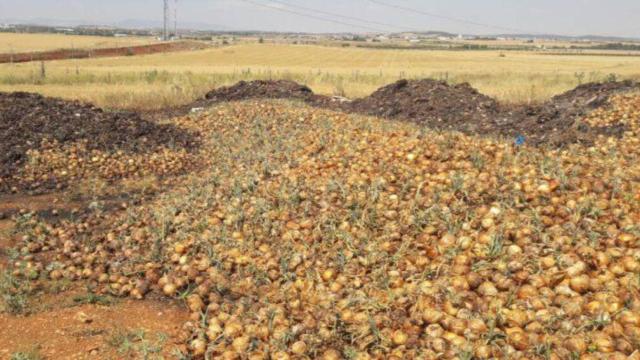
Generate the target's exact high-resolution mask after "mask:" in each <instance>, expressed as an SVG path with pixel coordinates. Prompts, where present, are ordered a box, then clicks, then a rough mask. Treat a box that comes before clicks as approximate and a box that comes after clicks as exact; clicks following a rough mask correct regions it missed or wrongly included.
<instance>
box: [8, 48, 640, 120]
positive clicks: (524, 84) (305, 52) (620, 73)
mask: <svg viewBox="0 0 640 360" xmlns="http://www.w3.org/2000/svg"><path fill="white" fill-rule="evenodd" d="M423 77H432V78H437V79H442V80H447V81H449V82H452V83H458V82H465V81H466V82H469V83H471V84H472V85H473V86H474V87H476V88H478V89H479V90H480V91H482V92H484V93H486V94H489V95H491V96H495V97H497V98H499V99H500V100H503V101H507V102H531V101H541V100H544V99H546V98H549V97H550V96H553V95H555V94H558V93H560V92H563V91H566V90H568V89H570V88H573V87H575V86H576V85H578V84H580V83H582V82H588V81H602V80H605V79H626V78H631V79H640V57H636V56H600V55H589V56H585V55H544V54H542V53H537V52H515V51H514V52H499V51H424V50H386V49H363V48H355V47H348V48H340V47H328V46H312V45H275V44H242V45H235V46H227V47H218V48H211V49H207V50H200V51H192V52H182V53H169V54H156V55H150V56H139V57H120V58H100V59H85V60H65V61H54V62H49V63H46V65H45V71H44V76H43V72H42V67H41V64H40V63H27V64H5V65H1V66H0V91H14V90H21V91H35V92H40V93H43V94H46V95H50V96H58V97H64V98H78V99H82V100H87V101H92V102H95V103H97V104H98V105H101V106H106V107H119V108H137V109H152V108H158V107H162V106H168V105H176V104H182V103H186V102H189V101H191V100H192V99H194V98H196V97H198V96H201V95H202V94H204V93H205V92H206V91H208V90H210V89H211V88H213V87H216V86H221V85H227V84H231V83H235V82H237V81H239V80H252V79H276V78H283V79H291V80H295V81H298V82H301V83H304V84H307V85H309V86H310V87H312V88H313V89H314V90H315V91H316V92H319V93H323V94H338V95H345V96H348V97H359V96H365V95H368V94H369V93H371V92H372V91H374V90H375V89H376V88H378V87H380V86H382V85H385V84H387V83H390V82H393V81H395V80H397V79H399V78H423Z"/></svg>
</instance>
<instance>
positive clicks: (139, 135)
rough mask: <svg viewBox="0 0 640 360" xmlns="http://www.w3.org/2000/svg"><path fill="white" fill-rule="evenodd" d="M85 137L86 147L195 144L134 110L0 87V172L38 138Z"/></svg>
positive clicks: (68, 139)
mask: <svg viewBox="0 0 640 360" xmlns="http://www.w3.org/2000/svg"><path fill="white" fill-rule="evenodd" d="M44 139H48V140H55V141H58V142H59V143H66V142H73V141H77V140H80V139H88V140H89V142H88V146H89V149H96V150H122V151H126V152H146V151H150V150H153V149H155V148H158V147H160V146H178V147H186V148H193V147H194V146H195V145H197V139H196V138H195V137H194V135H193V134H191V133H189V132H187V131H184V130H181V129H179V128H176V127H175V126H173V125H158V124H155V123H153V122H151V121H146V120H143V119H141V118H140V116H139V115H138V114H136V113H132V112H106V111H103V110H101V109H99V108H96V107H94V106H92V105H89V104H83V103H80V102H75V101H65V100H60V99H53V98H46V97H43V96H41V95H37V94H30V93H20V92H18V93H1V92H0V177H4V176H6V175H8V174H10V173H11V172H12V171H13V170H14V169H16V168H17V167H19V166H20V165H21V164H22V163H23V161H24V160H25V157H26V152H27V150H29V149H36V148H38V147H39V146H40V144H41V142H42V140H44Z"/></svg>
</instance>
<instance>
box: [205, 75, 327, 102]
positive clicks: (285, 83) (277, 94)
mask: <svg viewBox="0 0 640 360" xmlns="http://www.w3.org/2000/svg"><path fill="white" fill-rule="evenodd" d="M312 97H315V95H314V94H313V91H312V90H311V89H310V88H308V87H307V86H304V85H300V84H298V83H296V82H294V81H289V80H255V81H249V82H247V81H240V82H239V83H237V84H235V85H233V86H227V87H221V88H219V89H215V90H213V91H211V92H209V93H208V94H207V95H205V98H206V99H207V100H210V101H212V102H222V101H238V100H247V99H301V100H307V99H310V98H312Z"/></svg>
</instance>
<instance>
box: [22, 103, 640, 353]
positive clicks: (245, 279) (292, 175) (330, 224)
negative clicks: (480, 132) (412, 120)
mask: <svg viewBox="0 0 640 360" xmlns="http://www.w3.org/2000/svg"><path fill="white" fill-rule="evenodd" d="M598 119H602V122H600V124H603V126H604V125H605V124H611V123H613V122H614V121H615V120H620V121H622V120H621V119H623V120H624V122H625V123H626V124H627V125H628V128H629V131H628V132H627V133H626V134H625V136H624V137H623V138H621V139H614V138H606V137H602V138H600V139H599V140H598V141H597V142H596V144H595V145H594V146H593V147H590V148H584V147H581V146H579V145H573V146H571V147H569V148H565V149H562V150H545V149H537V148H527V147H523V148H514V147H513V146H512V145H511V144H510V143H508V142H502V141H498V140H491V139H483V138H474V137H469V136H464V135H461V134H457V133H433V132H429V131H425V130H424V129H421V128H419V127H418V126H416V125H412V124H404V123H393V122H388V121H382V120H379V119H374V118H366V117H358V116H352V115H345V114H339V113H334V112H330V111H325V110H318V109H311V108H307V107H303V106H301V105H297V104H287V103H283V102H248V103H247V102H245V103H231V104H226V105H221V106H218V107H215V108H213V109H210V110H209V111H207V112H204V113H202V114H198V115H196V116H193V117H185V118H181V119H177V120H176V122H177V123H178V124H180V125H182V126H188V127H191V128H196V129H199V131H200V132H201V133H202V134H205V136H203V138H206V139H208V144H206V146H203V149H202V150H201V151H202V153H201V154H200V155H199V156H200V159H201V160H200V161H201V162H202V163H203V166H204V170H202V171H199V172H198V173H195V174H193V175H192V176H191V177H190V178H189V179H186V180H180V181H183V182H179V183H176V186H175V188H174V189H172V190H170V191H168V192H167V193H165V194H164V195H163V196H162V197H160V198H158V199H156V200H154V201H153V202H152V203H147V204H143V205H141V206H138V207H135V208H131V209H129V211H128V213H127V214H119V213H99V214H91V215H88V217H86V218H83V219H80V220H78V221H76V222H62V223H60V224H58V225H55V226H54V225H37V223H34V227H35V228H37V229H41V230H39V232H38V233H34V232H32V234H31V235H30V236H29V237H28V238H25V241H24V243H23V245H22V248H21V253H22V258H21V260H20V264H17V265H20V266H19V267H17V269H29V271H31V272H34V271H35V272H37V273H38V274H42V275H41V277H48V278H51V279H59V278H63V277H64V278H68V279H86V280H87V281H89V282H91V283H93V284H94V285H95V286H96V287H97V288H98V289H99V291H102V292H108V293H112V294H115V295H118V296H131V297H134V298H139V299H141V298H144V297H145V296H146V295H147V294H148V293H149V292H156V293H160V294H164V295H165V296H168V297H175V298H181V299H184V301H185V305H186V306H187V308H188V309H189V311H190V312H191V319H190V321H189V322H188V323H186V324H185V325H184V337H185V338H184V341H185V344H187V347H188V349H189V351H190V353H191V354H192V355H193V356H194V357H196V358H201V357H205V356H209V357H210V358H222V359H244V358H248V359H268V358H271V359H303V358H309V359H382V358H385V359H411V358H420V359H436V358H441V359H470V358H477V359H489V358H523V359H525V358H526V359H534V358H540V359H570V358H581V359H601V358H607V359H627V358H638V357H639V356H640V355H639V352H638V349H639V346H640V227H639V226H638V224H640V181H639V180H638V179H640V156H639V155H640V146H639V145H640V140H639V139H640V130H639V129H640V126H639V125H640V97H637V96H635V97H634V96H625V97H619V98H616V99H615V100H614V102H613V108H612V109H610V110H607V111H600V112H598V113H596V114H593V115H591V116H590V117H589V119H587V121H588V122H590V123H593V124H596V123H598V121H599V120H598ZM176 181H178V180H176ZM87 239H90V241H88V240H87ZM25 265H26V266H25ZM31 277H32V278H33V277H34V276H33V275H32V276H31Z"/></svg>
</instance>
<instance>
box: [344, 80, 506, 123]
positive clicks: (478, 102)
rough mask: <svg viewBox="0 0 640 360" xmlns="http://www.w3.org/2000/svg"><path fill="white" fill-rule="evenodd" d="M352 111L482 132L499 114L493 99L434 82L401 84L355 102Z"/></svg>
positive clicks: (460, 86)
mask: <svg viewBox="0 0 640 360" xmlns="http://www.w3.org/2000/svg"><path fill="white" fill-rule="evenodd" d="M350 107H351V110H352V111H354V112H357V113H361V114H368V115H374V116H380V117H384V118H389V119H395V118H399V119H405V120H410V121H413V122H417V123H421V124H424V125H426V126H429V127H431V128H436V129H452V130H463V131H469V132H485V131H486V130H485V128H487V127H488V126H489V125H488V124H489V123H490V122H491V121H492V119H493V118H495V117H496V115H497V114H498V112H499V106H498V103H497V101H495V100H494V99H492V98H490V97H488V96H486V95H483V94H480V93H479V92H478V91H477V90H476V89H474V88H472V87H471V86H470V85H469V84H467V83H464V84H458V85H449V84H447V83H446V82H444V81H436V80H430V79H425V80H413V81H408V80H400V81H398V82H396V83H394V84H391V85H387V86H385V87H383V88H380V89H379V90H377V91H376V92H374V93H373V94H371V95H370V96H368V97H365V98H362V99H358V100H355V101H354V102H353V103H352V104H351V105H350Z"/></svg>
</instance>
